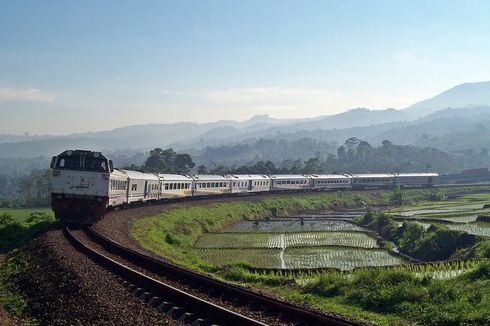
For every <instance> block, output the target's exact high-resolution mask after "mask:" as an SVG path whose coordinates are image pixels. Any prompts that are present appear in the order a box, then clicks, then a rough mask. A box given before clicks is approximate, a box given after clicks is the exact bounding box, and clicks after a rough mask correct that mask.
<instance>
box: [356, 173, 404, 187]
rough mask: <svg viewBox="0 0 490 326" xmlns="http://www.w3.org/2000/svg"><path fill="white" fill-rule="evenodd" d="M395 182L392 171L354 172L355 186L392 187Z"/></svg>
mask: <svg viewBox="0 0 490 326" xmlns="http://www.w3.org/2000/svg"><path fill="white" fill-rule="evenodd" d="M394 184H395V175H394V174H391V173H382V174H353V175H352V187H353V188H379V187H390V186H393V185H394Z"/></svg>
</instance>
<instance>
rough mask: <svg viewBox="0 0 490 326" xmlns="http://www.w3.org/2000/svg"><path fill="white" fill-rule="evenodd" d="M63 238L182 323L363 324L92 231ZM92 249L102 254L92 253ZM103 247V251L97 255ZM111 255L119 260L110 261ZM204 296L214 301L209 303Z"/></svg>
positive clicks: (160, 309)
mask: <svg viewBox="0 0 490 326" xmlns="http://www.w3.org/2000/svg"><path fill="white" fill-rule="evenodd" d="M77 232H83V233H84V235H83V236H81V237H80V236H77ZM65 234H66V236H67V238H68V239H69V240H70V242H71V243H72V244H73V245H74V246H75V247H76V248H77V249H78V250H80V251H82V252H83V253H85V254H86V255H88V256H89V257H90V258H91V259H92V260H94V261H95V262H96V263H98V264H100V265H101V266H103V267H104V268H105V269H107V270H108V271H109V272H111V273H113V274H114V276H115V277H116V278H117V279H118V280H120V281H121V282H122V283H123V284H124V285H126V287H127V288H128V290H130V291H131V292H133V293H134V294H135V295H137V296H138V297H140V298H141V299H142V300H144V301H145V302H147V303H148V304H151V305H152V306H154V307H156V308H157V309H158V310H159V311H161V312H163V313H166V314H167V315H169V316H171V317H172V318H174V319H176V320H180V321H182V322H184V323H186V324H194V325H211V324H221V325H266V324H269V322H268V320H271V319H274V320H277V321H274V322H271V323H273V324H283V325H341V326H344V325H365V324H363V323H360V322H357V321H354V320H350V319H347V318H344V317H341V316H337V315H330V314H325V313H321V312H318V311H315V310H310V309H307V308H304V307H300V306H297V305H294V304H291V303H289V302H284V301H280V300H277V299H275V298H271V297H268V296H265V295H262V294H259V293H256V292H253V291H250V290H247V289H245V288H242V287H239V286H235V285H231V284H227V283H224V282H221V281H218V280H215V279H213V278H211V277H209V276H206V275H202V274H199V273H196V272H194V271H191V270H188V269H184V268H182V267H179V266H176V265H173V264H170V263H167V262H164V261H161V260H158V259H155V258H152V257H149V256H147V255H144V254H141V253H139V252H136V251H134V250H132V249H129V248H126V247H124V246H123V245H121V244H119V243H117V242H115V241H113V240H111V239H109V238H107V237H105V236H104V235H102V234H100V233H98V232H97V231H95V230H94V229H93V228H91V227H85V228H83V229H80V230H72V229H70V228H69V227H66V228H65ZM84 237H86V238H88V239H90V241H92V242H93V244H92V245H90V244H87V243H86V242H87V241H84V240H81V239H80V238H84ZM97 247H99V248H100V249H101V250H96V249H95V248H97ZM102 248H103V250H105V251H106V253H102V252H100V251H102ZM113 255H116V256H118V257H120V259H119V258H118V259H114V258H113V257H112V256H113ZM121 260H122V261H121ZM137 269H139V270H140V271H138V270H137ZM148 274H149V275H154V276H155V277H152V276H149V275H148ZM159 276H161V277H163V278H166V279H169V278H170V279H172V280H174V281H177V282H178V283H179V284H181V285H182V286H183V287H184V288H186V287H187V288H188V287H192V288H193V289H197V290H198V291H200V292H202V293H205V294H206V295H205V297H206V299H203V298H201V297H199V296H196V295H194V294H190V293H187V292H186V291H183V290H181V289H179V288H177V287H175V286H172V285H169V284H166V283H165V282H162V281H161V280H158V279H156V278H159ZM209 297H211V298H219V300H209ZM223 300H224V301H226V302H227V303H230V304H231V305H232V306H236V307H237V309H236V310H238V311H240V312H243V311H244V310H250V311H251V312H252V313H251V314H250V315H251V316H254V315H257V314H258V315H260V316H264V318H255V317H249V316H246V315H247V314H246V313H244V314H242V313H238V312H235V311H232V310H235V309H229V308H228V307H227V308H225V307H222V306H220V305H219V304H216V303H214V302H213V301H223ZM227 306H229V305H227ZM244 307H245V309H244Z"/></svg>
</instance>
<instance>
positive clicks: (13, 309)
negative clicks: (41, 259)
mask: <svg viewBox="0 0 490 326" xmlns="http://www.w3.org/2000/svg"><path fill="white" fill-rule="evenodd" d="M0 263H1V264H0V306H1V307H0V309H3V310H4V311H5V312H6V313H7V314H8V315H7V314H5V315H4V316H3V317H1V316H0V324H1V325H23V326H34V325H38V323H37V322H36V320H34V319H32V318H28V317H26V316H25V311H26V309H27V301H26V298H25V296H24V295H23V294H22V291H21V290H19V289H18V286H17V285H16V281H15V278H16V277H18V276H19V275H20V274H23V273H25V272H26V271H27V269H28V268H29V258H28V255H26V254H25V252H24V251H23V250H22V249H15V250H13V251H11V252H10V253H9V254H8V255H5V256H3V257H2V261H0ZM0 315H2V314H1V313H0ZM2 318H3V319H2Z"/></svg>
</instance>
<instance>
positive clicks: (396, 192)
mask: <svg viewBox="0 0 490 326" xmlns="http://www.w3.org/2000/svg"><path fill="white" fill-rule="evenodd" d="M391 203H392V204H393V205H403V203H404V193H403V191H402V189H401V187H400V186H396V187H395V188H394V189H393V192H392V194H391Z"/></svg>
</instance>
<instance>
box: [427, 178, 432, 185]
mask: <svg viewBox="0 0 490 326" xmlns="http://www.w3.org/2000/svg"><path fill="white" fill-rule="evenodd" d="M428 182H429V184H430V185H431V184H432V177H429V180H428Z"/></svg>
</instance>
